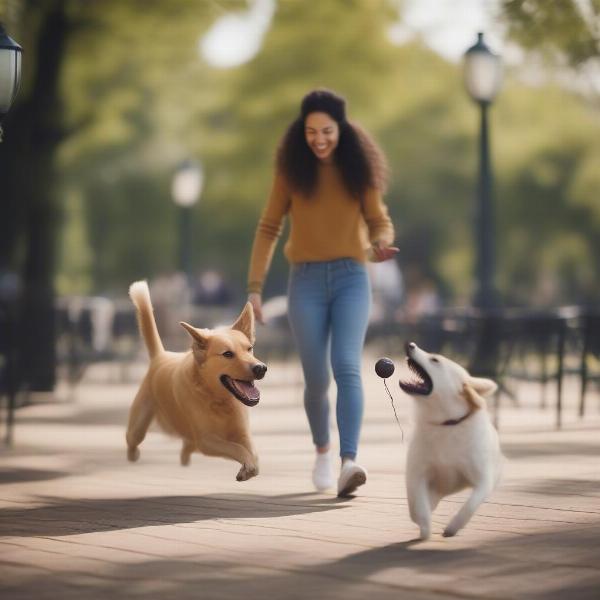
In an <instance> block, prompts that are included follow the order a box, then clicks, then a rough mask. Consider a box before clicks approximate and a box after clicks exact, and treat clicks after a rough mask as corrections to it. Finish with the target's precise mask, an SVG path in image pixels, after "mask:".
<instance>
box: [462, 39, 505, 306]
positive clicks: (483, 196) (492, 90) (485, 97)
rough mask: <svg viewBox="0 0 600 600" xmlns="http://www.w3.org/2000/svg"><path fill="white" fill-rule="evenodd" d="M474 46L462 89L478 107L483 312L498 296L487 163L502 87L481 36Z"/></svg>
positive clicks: (477, 301)
mask: <svg viewBox="0 0 600 600" xmlns="http://www.w3.org/2000/svg"><path fill="white" fill-rule="evenodd" d="M477 38H478V39H477V43H476V44H475V45H474V46H471V48H469V49H468V50H467V51H466V53H465V56H464V81H465V87H466V88H467V92H468V93H469V96H471V98H472V100H473V101H474V102H476V103H477V104H479V107H480V111H481V121H480V123H481V125H480V130H479V176H478V185H477V210H476V217H475V239H476V240H477V259H476V268H475V273H476V280H477V287H476V290H475V295H474V297H473V305H474V306H475V307H476V308H479V309H482V310H486V309H490V308H493V307H495V306H497V305H498V293H497V291H496V288H495V285H494V271H495V256H494V255H495V251H494V246H495V235H494V232H495V227H494V208H493V199H492V169H491V163H490V148H489V132H488V109H489V107H490V106H491V104H492V102H493V101H494V98H495V97H496V95H497V93H498V92H499V91H500V86H501V84H502V63H501V60H500V57H499V56H497V55H496V54H494V53H493V52H491V50H490V49H489V48H488V47H487V46H486V44H485V42H484V41H483V33H478V34H477Z"/></svg>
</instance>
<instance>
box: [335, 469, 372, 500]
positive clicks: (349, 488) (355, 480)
mask: <svg viewBox="0 0 600 600" xmlns="http://www.w3.org/2000/svg"><path fill="white" fill-rule="evenodd" d="M366 481H367V475H366V473H364V472H362V471H359V472H357V473H354V475H352V476H351V477H350V479H348V481H347V482H346V485H345V486H344V488H343V489H341V490H340V491H339V492H338V498H344V497H346V496H349V495H350V494H351V493H352V492H353V491H354V490H356V488H358V487H360V486H361V485H363V484H365V483H366Z"/></svg>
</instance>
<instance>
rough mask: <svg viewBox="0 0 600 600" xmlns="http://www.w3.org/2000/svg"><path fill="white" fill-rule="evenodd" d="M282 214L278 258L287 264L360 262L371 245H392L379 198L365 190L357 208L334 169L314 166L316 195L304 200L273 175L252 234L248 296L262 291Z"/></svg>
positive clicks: (390, 227)
mask: <svg viewBox="0 0 600 600" xmlns="http://www.w3.org/2000/svg"><path fill="white" fill-rule="evenodd" d="M287 214H289V216H290V235H289V239H288V240H287V242H286V244H285V249H284V252H285V256H286V257H287V259H288V261H289V262H291V263H301V262H319V261H326V260H335V259H336V258H353V259H355V260H357V261H360V262H365V261H366V260H367V251H368V249H369V247H370V245H371V244H373V243H375V242H381V243H382V244H383V245H385V246H388V245H390V244H391V243H392V242H393V240H394V226H393V225H392V221H391V220H390V217H389V215H388V211H387V207H386V206H385V204H384V203H383V201H382V199H381V194H380V192H379V191H378V190H376V189H369V191H368V192H367V194H366V195H365V197H364V199H363V202H362V204H361V203H360V202H358V200H356V199H355V198H353V197H352V196H351V195H350V193H349V192H348V190H347V189H346V187H345V185H344V182H343V180H342V177H341V174H340V172H339V170H338V168H337V167H336V166H335V165H333V164H323V163H321V164H319V177H318V182H317V189H316V191H315V193H314V194H313V195H312V196H311V197H310V198H306V197H303V196H302V195H300V194H298V193H296V192H293V191H291V189H290V188H289V186H288V185H287V182H286V180H285V178H284V176H283V175H282V174H280V173H277V174H276V175H275V179H274V181H273V187H272V189H271V194H270V196H269V200H268V202H267V205H266V206H265V209H264V211H263V213H262V216H261V218H260V221H259V222H258V227H257V228H256V235H255V237H254V244H253V247H252V257H251V259H250V271H249V274H248V292H259V293H260V292H261V291H262V287H263V283H264V280H265V278H266V276H267V273H268V270H269V267H270V265H271V260H272V258H273V251H274V249H275V245H276V243H277V239H278V238H279V236H280V235H281V230H282V228H283V220H284V217H285V216H286V215H287Z"/></svg>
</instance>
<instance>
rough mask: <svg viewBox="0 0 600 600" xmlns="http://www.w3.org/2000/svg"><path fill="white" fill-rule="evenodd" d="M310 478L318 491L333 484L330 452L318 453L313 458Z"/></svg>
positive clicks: (322, 490)
mask: <svg viewBox="0 0 600 600" xmlns="http://www.w3.org/2000/svg"><path fill="white" fill-rule="evenodd" d="M312 480H313V484H314V486H315V487H316V488H317V490H318V491H319V492H324V491H325V490H327V489H329V488H330V487H332V486H333V469H332V467H331V452H325V453H323V454H319V453H318V452H317V457H316V459H315V466H314V467H313V472H312Z"/></svg>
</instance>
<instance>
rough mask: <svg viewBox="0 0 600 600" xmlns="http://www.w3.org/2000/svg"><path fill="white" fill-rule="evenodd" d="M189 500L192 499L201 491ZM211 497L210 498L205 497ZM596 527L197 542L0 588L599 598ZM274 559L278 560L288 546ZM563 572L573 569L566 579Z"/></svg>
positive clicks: (89, 594) (39, 594) (325, 598)
mask: <svg viewBox="0 0 600 600" xmlns="http://www.w3.org/2000/svg"><path fill="white" fill-rule="evenodd" d="M288 499H292V498H291V497H288ZM164 500H165V499H164V498H163V499H162V501H164ZM191 500H192V501H193V502H194V503H198V501H199V500H200V499H198V498H194V499H191ZM218 500H219V499H218V498H211V499H210V501H211V502H212V503H215V502H216V503H218ZM296 500H297V499H295V501H296ZM307 502H308V501H307ZM288 508H289V507H288ZM599 533H600V523H595V524H590V525H589V526H588V527H586V528H585V529H584V528H582V529H578V530H570V529H564V528H563V529H561V530H554V531H548V532H544V533H539V534H533V535H515V536H511V537H510V538H508V539H504V540H501V541H495V542H493V543H485V544H480V545H478V546H474V547H467V548H465V547H462V548H457V547H456V546H454V547H453V541H452V540H448V541H445V542H444V544H443V546H441V547H438V548H435V549H432V548H431V546H430V545H429V546H427V547H423V545H422V544H420V543H418V542H415V541H404V542H398V543H394V544H390V545H385V546H380V547H374V548H370V549H367V550H362V551H360V552H356V553H351V554H348V555H346V556H344V557H342V558H340V559H338V560H334V561H328V562H323V563H317V562H313V564H307V565H302V566H298V567H285V566H283V567H280V568H278V567H277V564H280V561H278V560H273V556H272V555H268V554H265V555H261V553H260V552H257V553H254V554H253V555H251V556H247V555H243V554H240V556H239V560H237V561H235V560H233V561H231V560H230V561H220V560H214V559H212V558H211V557H210V556H206V549H205V548H202V549H199V550H198V556H197V557H194V558H191V557H190V556H189V555H188V556H186V558H184V559H181V560H173V559H165V560H160V559H159V560H156V559H152V560H145V561H144V560H142V561H139V562H136V563H133V564H132V563H130V564H127V565H123V564H119V563H117V562H116V560H115V562H102V563H98V565H97V567H96V566H91V567H90V568H89V571H82V570H78V571H74V570H70V569H69V567H68V565H65V569H64V570H63V571H60V572H56V571H54V572H52V573H44V574H41V573H40V574H39V575H38V574H35V575H34V574H31V575H30V576H28V577H24V576H23V574H21V576H20V577H19V584H18V586H17V585H15V586H14V587H9V586H5V588H4V589H5V590H6V591H7V592H8V593H9V594H10V595H9V596H7V597H10V598H11V599H13V600H18V599H20V598H29V597H30V596H28V595H27V594H32V593H33V592H34V591H35V595H34V597H36V598H38V599H40V598H42V599H44V598H59V597H60V598H61V599H63V598H70V597H77V598H79V599H81V598H85V599H89V598H110V597H117V598H122V597H127V598H144V600H159V599H160V600H162V599H163V598H177V599H178V600H181V599H187V598H211V599H212V598H223V599H225V598H227V599H228V600H235V599H238V598H239V599H242V598H243V599H244V600H249V599H255V598H273V599H279V598H285V599H286V600H287V599H292V600H294V599H298V600H299V599H306V598H318V599H319V600H333V599H337V600H342V599H343V600H353V599H356V600H358V599H361V600H364V598H365V597H368V598H369V600H379V599H387V598H389V599H392V598H393V599H394V600H402V599H405V598H406V599H410V600H426V599H427V600H441V599H442V598H444V599H446V600H447V599H449V598H527V599H531V600H542V599H543V600H563V599H564V598H569V600H596V599H597V598H598V589H599V587H598V586H600V569H599V565H598V560H597V556H599V555H600V536H599V535H598V534H599ZM523 548H525V550H526V552H528V553H529V555H530V556H531V559H530V560H528V561H527V562H523V560H522V559H523ZM281 558H283V559H284V560H283V562H284V564H285V563H286V561H285V554H283V555H282V557H281ZM91 564H93V563H91ZM287 564H289V562H288V563H287ZM574 567H575V568H574ZM567 571H568V572H570V575H571V576H570V578H567V579H564V578H563V576H564V573H565V572H567ZM32 597H33V596H32Z"/></svg>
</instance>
